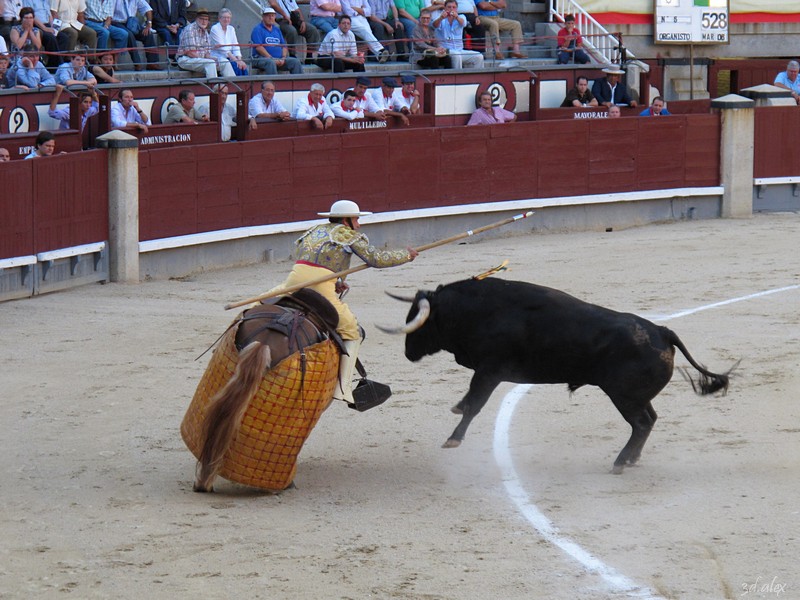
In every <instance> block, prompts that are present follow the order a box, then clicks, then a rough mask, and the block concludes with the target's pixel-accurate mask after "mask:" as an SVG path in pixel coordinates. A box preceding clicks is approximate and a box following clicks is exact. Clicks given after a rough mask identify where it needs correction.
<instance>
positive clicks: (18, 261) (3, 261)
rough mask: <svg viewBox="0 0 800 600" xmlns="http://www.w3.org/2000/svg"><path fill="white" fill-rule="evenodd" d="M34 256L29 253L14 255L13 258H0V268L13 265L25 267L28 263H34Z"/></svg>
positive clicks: (10, 267) (7, 267)
mask: <svg viewBox="0 0 800 600" xmlns="http://www.w3.org/2000/svg"><path fill="white" fill-rule="evenodd" d="M35 264H36V257H35V256H34V255H33V254H31V255H30V256H15V257H14V258H0V270H2V269H13V268H15V267H26V266H28V265H35Z"/></svg>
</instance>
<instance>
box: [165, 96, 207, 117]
mask: <svg viewBox="0 0 800 600" xmlns="http://www.w3.org/2000/svg"><path fill="white" fill-rule="evenodd" d="M206 121H208V114H200V113H198V112H197V111H195V108H194V92H192V91H190V90H181V91H180V92H179V93H178V102H176V103H175V104H173V105H172V106H170V107H169V110H168V111H167V118H166V119H164V123H195V124H196V123H200V122H206Z"/></svg>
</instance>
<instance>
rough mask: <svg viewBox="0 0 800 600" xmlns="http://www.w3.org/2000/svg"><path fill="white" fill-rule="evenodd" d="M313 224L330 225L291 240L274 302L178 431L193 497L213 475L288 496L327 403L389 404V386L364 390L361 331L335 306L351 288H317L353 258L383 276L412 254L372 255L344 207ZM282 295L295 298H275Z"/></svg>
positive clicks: (217, 370) (230, 342)
mask: <svg viewBox="0 0 800 600" xmlns="http://www.w3.org/2000/svg"><path fill="white" fill-rule="evenodd" d="M319 214H320V216H324V217H328V218H329V222H328V223H325V224H322V225H317V226H315V227H312V228H311V229H309V230H308V231H306V232H305V233H304V234H303V235H302V236H301V237H300V238H299V239H298V240H297V242H296V252H295V255H296V259H297V262H296V263H295V264H294V266H293V268H292V271H291V273H290V274H289V276H288V277H287V279H286V281H284V282H283V283H282V284H280V285H279V286H276V287H275V288H273V289H272V290H270V291H269V292H268V293H267V294H264V297H266V296H280V297H279V298H278V299H277V300H274V299H273V300H271V301H269V302H265V303H263V304H257V305H255V306H252V307H251V308H249V309H247V310H245V311H244V312H243V313H242V314H241V315H240V316H239V317H238V318H237V319H236V320H235V321H234V322H233V324H232V325H231V326H230V327H229V328H228V330H227V331H226V332H225V333H224V334H223V336H222V337H221V339H220V341H219V343H218V345H217V347H216V348H215V350H214V354H213V356H212V358H211V360H210V362H209V365H208V367H207V369H206V372H205V374H204V375H203V378H202V379H201V381H200V384H199V385H198V388H197V391H196V392H195V396H194V398H193V400H192V403H191V404H190V406H189V409H188V411H187V413H186V416H185V417H184V419H183V423H182V424H181V434H182V436H183V439H184V441H185V442H186V444H187V446H188V447H189V449H190V450H191V451H192V453H193V454H194V455H195V456H196V457H197V459H198V469H197V477H196V481H195V485H194V489H195V490H196V491H211V490H212V489H213V482H214V479H215V478H216V477H217V475H221V476H222V477H225V478H227V479H230V480H232V481H236V482H239V483H244V484H247V485H252V486H255V487H260V488H263V489H268V490H273V491H279V490H283V489H286V488H287V487H289V486H290V485H291V484H292V480H293V477H294V474H295V471H296V468H297V465H296V463H297V455H298V454H299V453H300V450H301V449H302V446H303V443H304V442H305V440H306V439H307V438H308V436H309V435H310V433H311V430H312V429H313V427H314V425H316V423H317V421H318V419H319V417H320V416H321V414H322V412H323V411H324V410H325V409H326V408H327V407H328V406H329V405H330V403H331V401H332V400H333V399H339V400H344V401H345V402H347V403H348V404H349V405H350V407H351V408H356V409H358V410H365V409H367V408H370V407H372V406H375V405H377V404H379V403H380V402H382V401H384V400H385V399H386V398H388V395H389V393H390V392H389V390H388V386H382V385H381V384H376V383H375V382H368V381H367V380H366V378H365V372H364V370H363V368H362V367H361V366H360V364H358V350H359V347H360V345H361V341H362V339H363V330H362V329H361V328H360V327H359V325H358V322H357V321H356V318H355V316H354V315H353V313H352V312H351V311H350V308H349V307H348V306H347V304H345V303H344V302H342V300H341V298H342V296H344V294H345V293H346V292H347V290H348V289H349V286H348V285H347V284H346V283H345V281H344V280H343V279H341V278H339V279H337V278H336V277H331V278H329V279H327V280H325V281H322V282H320V281H319V280H320V279H323V278H324V277H325V276H327V275H333V274H335V273H339V272H341V271H346V270H347V269H348V268H349V267H350V260H351V258H352V256H353V255H356V256H357V257H359V258H361V259H362V260H363V261H364V262H365V263H366V264H367V265H368V266H370V267H376V268H386V267H393V266H397V265H401V264H404V263H407V262H409V261H412V260H414V259H415V258H416V257H417V255H418V253H417V251H416V250H414V249H413V248H407V249H406V250H378V249H377V248H375V247H374V246H372V245H370V243H369V239H368V238H367V236H366V235H365V234H363V233H361V232H359V228H360V225H359V222H358V219H359V217H361V216H364V215H368V214H372V213H369V212H362V211H361V210H360V209H359V207H358V205H357V204H356V203H355V202H352V201H350V200H339V201H337V202H334V203H333V205H332V206H331V209H330V211H329V212H324V213H319ZM304 284H309V285H307V286H305V285H304ZM299 286H300V287H301V289H299V290H297V288H298V287H299ZM290 289H296V290H297V291H295V292H293V293H291V294H285V295H281V291H282V290H290ZM357 366H358V368H359V373H360V374H361V376H362V383H361V384H360V386H359V391H364V392H365V393H364V394H362V395H361V397H358V396H357V397H356V398H354V396H353V390H352V380H353V375H354V371H355V370H356V368H357ZM362 384H363V387H361V385H362ZM368 394H369V396H368V397H367V395H368Z"/></svg>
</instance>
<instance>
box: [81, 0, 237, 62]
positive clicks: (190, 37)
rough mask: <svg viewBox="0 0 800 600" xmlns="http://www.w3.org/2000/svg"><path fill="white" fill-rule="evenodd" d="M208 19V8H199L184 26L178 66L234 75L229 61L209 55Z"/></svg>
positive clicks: (209, 18)
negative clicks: (217, 59)
mask: <svg viewBox="0 0 800 600" xmlns="http://www.w3.org/2000/svg"><path fill="white" fill-rule="evenodd" d="M87 1H89V0H87ZM178 1H181V0H178ZM210 20H211V17H210V16H209V14H208V9H206V8H201V9H200V10H198V11H197V16H196V17H195V19H194V22H193V23H190V24H189V25H187V26H186V27H185V28H184V30H183V33H182V34H181V40H180V46H178V54H177V56H178V66H179V67H180V68H181V69H183V70H184V71H193V72H195V73H205V76H206V77H208V78H212V77H216V76H217V72H219V74H220V75H222V76H223V77H235V76H236V74H235V73H234V72H233V68H232V67H231V63H229V62H228V61H227V60H225V61H222V62H220V63H217V61H216V59H215V58H214V57H213V56H211V38H210V36H209V35H208V24H209V22H210Z"/></svg>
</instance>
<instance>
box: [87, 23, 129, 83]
mask: <svg viewBox="0 0 800 600" xmlns="http://www.w3.org/2000/svg"><path fill="white" fill-rule="evenodd" d="M87 29H88V28H87ZM89 31H91V29H90V30H89ZM116 66H117V63H116V57H115V55H114V53H113V52H106V53H105V54H101V55H100V64H98V65H95V66H93V67H92V74H93V75H94V77H95V79H97V80H98V81H99V82H100V83H122V80H120V79H117V78H116V77H115V76H114V67H116Z"/></svg>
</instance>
